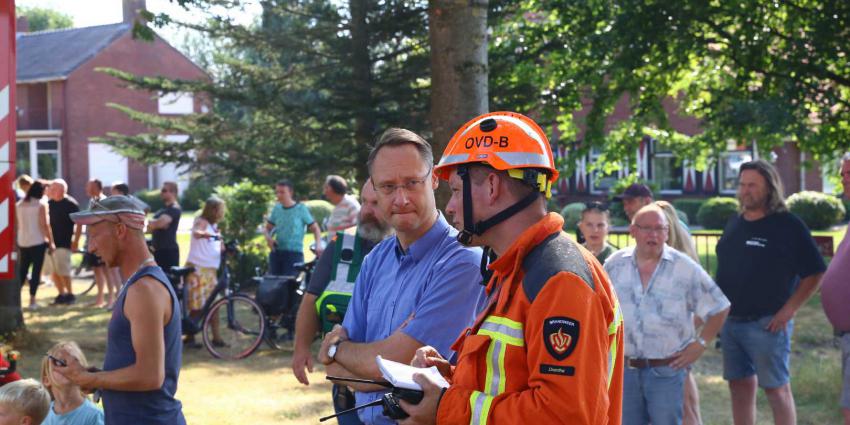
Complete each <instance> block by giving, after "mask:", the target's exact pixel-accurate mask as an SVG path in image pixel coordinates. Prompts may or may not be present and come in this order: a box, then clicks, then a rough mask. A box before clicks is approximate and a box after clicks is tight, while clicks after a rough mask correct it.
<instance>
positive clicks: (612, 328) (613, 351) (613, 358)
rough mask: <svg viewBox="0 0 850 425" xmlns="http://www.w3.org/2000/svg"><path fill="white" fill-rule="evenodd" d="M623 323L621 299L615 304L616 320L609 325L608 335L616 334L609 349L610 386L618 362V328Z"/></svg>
mask: <svg viewBox="0 0 850 425" xmlns="http://www.w3.org/2000/svg"><path fill="white" fill-rule="evenodd" d="M622 325H623V311H622V310H620V303H619V301H615V304H614V320H613V321H611V324H610V325H609V326H608V335H609V336H614V338H613V341H612V342H611V348H609V349H608V388H610V387H611V378H612V377H613V376H614V366H616V364H617V336H616V335H617V330H618V329H619V328H620V326H622Z"/></svg>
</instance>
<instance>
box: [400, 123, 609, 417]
mask: <svg viewBox="0 0 850 425" xmlns="http://www.w3.org/2000/svg"><path fill="white" fill-rule="evenodd" d="M434 172H435V173H436V174H437V175H438V176H439V177H440V178H443V179H447V180H448V182H449V187H450V189H451V191H452V197H451V199H450V200H449V203H448V205H447V206H446V213H447V214H449V215H451V216H452V217H453V218H452V219H453V221H454V223H455V226H457V227H460V228H462V229H463V230H462V231H461V233H460V234H459V236H458V241H459V242H461V243H462V244H464V245H477V246H485V247H489V249H492V250H493V251H495V252H496V254H498V256H499V257H498V259H497V260H495V261H494V262H493V263H491V264H490V266H489V269H490V271H491V272H492V273H493V275H492V278H491V279H490V281H489V283H488V285H487V293H488V295H489V302H488V304H487V306H486V307H485V309H484V310H483V311H482V312H481V314H480V315H479V316H478V318H477V319H476V320H475V322H474V324H473V325H472V327H471V328H467V329H466V331H465V332H463V333H462V334H461V335H460V337H459V338H458V339H457V341H456V342H455V343H454V345H453V346H452V349H454V350H455V351H456V352H457V364H455V365H452V364H450V363H449V362H448V361H446V360H445V359H447V358H448V357H446V356H441V355H440V354H439V353H438V352H437V351H436V350H433V348H431V347H424V348H421V349H419V350H417V352H416V356H415V357H414V359H413V365H414V366H420V367H430V366H437V368H438V369H439V370H440V372H441V373H442V374H443V375H445V376H447V377H449V378H450V379H449V381H450V382H451V385H450V386H449V387H448V389H440V388H439V387H437V386H436V385H435V384H434V383H433V382H432V381H431V380H429V379H428V378H427V377H425V376H423V375H421V374H417V375H415V376H414V380H416V382H418V383H419V384H420V385H421V386H422V388H423V390H424V393H425V394H424V398H423V399H422V401H421V402H420V403H419V404H417V405H411V404H410V403H407V402H404V401H402V402H401V403H400V404H401V406H402V408H403V409H404V410H405V411H406V412H407V413H408V414H409V415H410V418H408V419H406V420H403V421H401V424H403V425H408V424H411V425H412V424H434V423H436V424H447V425H448V424H481V425H484V424H489V425H501V424H523V423H524V424H533V425H537V424H540V425H542V424H546V425H554V424H571V425H574V424H587V425H590V424H593V425H618V424H620V421H621V400H622V383H623V358H622V353H623V352H622V347H623V322H622V319H621V314H620V309H619V306H618V302H617V295H616V294H615V293H614V289H613V287H612V286H611V283H610V282H609V281H608V277H607V275H606V274H605V272H604V271H603V270H602V266H601V265H600V264H599V262H598V261H596V259H594V257H593V254H591V253H590V252H589V251H587V250H586V249H584V248H583V247H581V246H580V245H578V244H577V243H576V242H575V241H573V240H572V239H571V238H569V237H568V236H567V235H566V233H564V232H563V230H562V228H563V225H564V219H563V218H562V217H561V216H560V215H558V214H556V213H547V211H546V200H547V198H548V197H549V196H551V192H550V190H551V187H552V185H553V184H554V182H555V181H556V179H557V178H558V171H557V170H556V169H555V163H554V160H553V158H552V149H551V147H550V145H549V141H548V140H547V138H546V135H545V133H544V132H543V130H542V129H541V128H540V126H538V125H537V124H536V123H535V122H534V121H532V120H531V119H530V118H528V117H526V116H523V115H520V114H517V113H514V112H493V113H490V114H486V115H482V116H479V117H477V118H475V119H473V120H472V121H470V122H468V123H466V124H465V125H464V126H463V127H461V128H460V130H458V132H457V133H455V135H454V137H452V139H451V140H450V141H449V143H448V146H447V148H446V151H445V152H444V153H443V157H442V159H441V160H440V162H439V164H438V165H437V167H436V168H435V170H434Z"/></svg>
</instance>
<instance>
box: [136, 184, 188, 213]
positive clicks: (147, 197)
mask: <svg viewBox="0 0 850 425" xmlns="http://www.w3.org/2000/svg"><path fill="white" fill-rule="evenodd" d="M133 196H135V197H137V198H139V199H141V200H142V202H144V203H146V204H148V206H150V207H151V211H153V212H156V211H159V210H161V209H163V208H165V203H164V202H162V198H160V191H159V189H151V190H140V191H138V192H136V193H134V194H133ZM181 206H182V205H181Z"/></svg>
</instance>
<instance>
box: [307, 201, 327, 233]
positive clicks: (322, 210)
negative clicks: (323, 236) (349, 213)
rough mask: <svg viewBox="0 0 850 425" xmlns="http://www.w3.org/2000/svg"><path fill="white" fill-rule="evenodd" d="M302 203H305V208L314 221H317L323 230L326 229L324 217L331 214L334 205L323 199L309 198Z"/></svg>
mask: <svg viewBox="0 0 850 425" xmlns="http://www.w3.org/2000/svg"><path fill="white" fill-rule="evenodd" d="M304 205H307V209H308V210H310V215H312V216H313V220H315V221H316V223H319V226H320V227H321V228H322V230H323V231H324V230H326V229H325V219H327V218H328V217H330V216H331V212H333V210H334V205H333V204H332V203H330V202H328V201H325V200H324V199H311V200H309V201H306V202H304Z"/></svg>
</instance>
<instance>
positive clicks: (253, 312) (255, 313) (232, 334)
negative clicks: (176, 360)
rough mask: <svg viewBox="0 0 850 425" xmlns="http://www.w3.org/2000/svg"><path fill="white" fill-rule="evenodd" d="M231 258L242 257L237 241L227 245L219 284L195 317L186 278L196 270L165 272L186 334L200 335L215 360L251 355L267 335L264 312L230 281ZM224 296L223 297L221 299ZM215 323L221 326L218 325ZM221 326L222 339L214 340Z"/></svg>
mask: <svg viewBox="0 0 850 425" xmlns="http://www.w3.org/2000/svg"><path fill="white" fill-rule="evenodd" d="M228 255H239V250H238V248H237V247H236V243H235V241H231V242H228V243H227V244H225V255H223V256H222V259H221V265H220V267H219V270H220V273H219V278H218V282H217V284H216V287H215V289H214V290H213V292H212V293H211V294H210V295H209V296H208V297H207V299H206V300H205V301H204V306H203V308H202V309H201V313H200V314H199V315H198V316H197V317H192V316H191V315H190V314H189V313H190V312H189V308H188V291H189V288H188V285H186V284H185V283H186V282H185V280H186V279H185V278H186V276H188V275H189V274H191V273H193V272H194V271H195V269H194V268H193V267H172V268H171V269H170V270H168V271H167V272H166V275H167V276H168V278H169V280H171V283H172V285H174V287H175V292H176V293H177V298H178V301H179V303H180V310H181V323H182V325H183V326H182V328H183V334H184V335H194V334H197V333H199V332H200V333H201V334H202V337H203V344H204V347H205V348H206V349H207V351H208V352H209V353H210V354H211V355H212V356H213V357H215V358H219V359H226V360H236V359H242V358H245V357H247V356H249V355H251V354H252V353H253V352H254V351H256V350H257V347H259V345H260V342H261V338H262V337H263V335H265V332H266V319H265V315H264V314H263V309H262V307H260V305H259V304H258V303H257V302H256V301H254V299H253V298H251V297H250V296H248V295H245V294H243V293H241V292H240V287H239V284H238V283H237V282H235V281H233V280H232V279H231V275H230V267H229V266H228V264H227V258H226V257H227V256H228ZM220 295H221V298H219V296H220ZM216 322H218V323H220V324H222V325H221V326H217V325H216ZM215 327H218V328H219V329H218V332H219V333H220V338H221V339H220V340H217V339H215V338H213V335H214V328H215Z"/></svg>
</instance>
